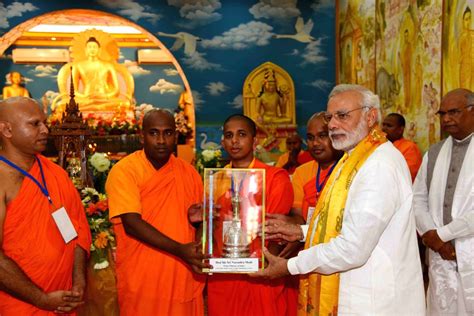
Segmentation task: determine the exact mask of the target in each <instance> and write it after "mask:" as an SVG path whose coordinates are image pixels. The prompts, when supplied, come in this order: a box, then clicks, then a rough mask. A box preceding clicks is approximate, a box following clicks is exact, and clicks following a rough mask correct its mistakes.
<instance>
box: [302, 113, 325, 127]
mask: <svg viewBox="0 0 474 316" xmlns="http://www.w3.org/2000/svg"><path fill="white" fill-rule="evenodd" d="M325 113H326V112H318V113H314V114H313V115H311V117H310V118H309V120H308V122H307V123H306V127H308V126H309V125H311V124H312V123H313V122H314V121H321V122H323V123H324V124H325V125H328V123H327V121H326V119H325V118H324V114H325Z"/></svg>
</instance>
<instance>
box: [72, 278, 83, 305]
mask: <svg viewBox="0 0 474 316" xmlns="http://www.w3.org/2000/svg"><path fill="white" fill-rule="evenodd" d="M85 288H86V284H85V283H83V282H81V283H79V282H77V283H75V284H73V285H72V289H71V292H72V294H73V295H72V296H69V297H68V299H70V301H71V302H80V301H82V300H83V297H84V289H85Z"/></svg>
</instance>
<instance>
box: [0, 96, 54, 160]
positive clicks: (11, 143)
mask: <svg viewBox="0 0 474 316" xmlns="http://www.w3.org/2000/svg"><path fill="white" fill-rule="evenodd" d="M47 137H48V127H47V126H46V116H45V114H44V113H43V111H42V110H41V108H40V105H39V104H38V102H36V101H35V100H33V99H30V98H27V97H12V98H8V99H6V100H3V101H1V102H0V139H1V142H2V146H4V147H9V148H15V149H16V150H18V151H22V152H24V153H27V154H36V153H39V152H41V151H43V150H44V149H45V148H46V142H47Z"/></svg>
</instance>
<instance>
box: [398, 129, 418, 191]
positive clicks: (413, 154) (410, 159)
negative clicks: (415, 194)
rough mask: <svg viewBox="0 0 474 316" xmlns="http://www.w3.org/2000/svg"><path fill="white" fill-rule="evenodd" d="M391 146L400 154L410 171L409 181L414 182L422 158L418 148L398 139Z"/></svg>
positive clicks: (409, 142)
mask: <svg viewBox="0 0 474 316" xmlns="http://www.w3.org/2000/svg"><path fill="white" fill-rule="evenodd" d="M393 145H394V146H395V147H396V148H397V149H398V150H399V151H400V152H401V153H402V155H403V157H405V160H406V161H407V164H408V168H409V169H410V174H411V181H412V182H413V181H415V178H416V174H417V173H418V169H420V166H421V162H422V160H423V157H422V155H421V151H420V149H419V148H418V146H417V145H416V144H415V143H414V142H412V141H409V140H408V139H405V138H400V139H399V140H397V141H395V142H394V143H393Z"/></svg>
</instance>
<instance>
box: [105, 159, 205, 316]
mask: <svg viewBox="0 0 474 316" xmlns="http://www.w3.org/2000/svg"><path fill="white" fill-rule="evenodd" d="M106 189H107V194H108V198H109V211H110V217H111V218H112V220H113V222H114V230H115V233H116V237H117V263H116V272H117V291H118V299H119V305H120V314H121V315H203V313H204V307H203V306H204V305H203V298H202V290H203V287H204V282H203V280H202V279H201V276H197V275H195V274H193V273H192V270H191V268H190V267H189V266H188V265H186V264H185V263H184V262H183V261H181V260H180V259H178V258H177V257H175V256H173V255H170V254H168V253H166V252H163V251H160V250H158V249H156V248H153V247H150V246H149V245H147V244H144V243H142V242H140V241H138V240H136V239H135V238H132V237H130V236H128V235H127V234H126V233H125V231H124V228H123V225H122V223H121V221H120V218H118V217H117V216H119V215H121V214H125V213H139V214H141V216H142V219H143V220H145V221H146V222H148V223H149V224H151V225H153V226H154V227H155V228H156V229H157V230H159V231H160V232H161V233H163V234H165V235H166V236H168V237H169V238H171V239H173V240H175V241H177V242H180V243H189V242H192V241H194V238H195V229H194V228H193V227H192V226H191V225H190V224H189V222H188V217H187V210H188V208H189V206H190V205H192V204H194V203H199V202H201V201H202V196H203V187H202V181H201V178H200V176H199V174H198V173H197V172H196V170H195V169H194V168H193V167H192V166H191V165H190V164H188V163H187V162H185V161H183V160H181V159H180V158H176V157H174V156H171V157H170V159H169V161H168V162H167V163H166V164H165V165H164V166H163V167H161V168H160V169H159V170H156V169H155V168H154V167H153V165H152V164H151V163H150V161H149V160H148V159H147V158H146V155H145V153H144V151H143V150H140V151H136V152H135V153H133V154H131V155H129V156H127V157H125V158H123V159H122V160H120V161H119V162H118V163H117V164H116V165H115V166H114V167H113V168H112V170H111V171H110V174H109V177H108V179H107V183H106Z"/></svg>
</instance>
